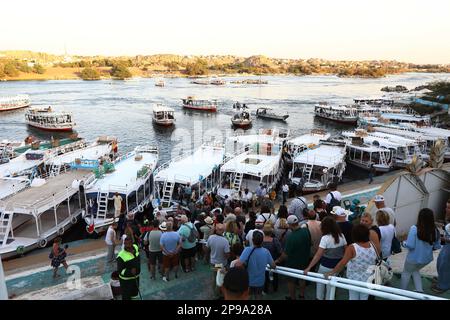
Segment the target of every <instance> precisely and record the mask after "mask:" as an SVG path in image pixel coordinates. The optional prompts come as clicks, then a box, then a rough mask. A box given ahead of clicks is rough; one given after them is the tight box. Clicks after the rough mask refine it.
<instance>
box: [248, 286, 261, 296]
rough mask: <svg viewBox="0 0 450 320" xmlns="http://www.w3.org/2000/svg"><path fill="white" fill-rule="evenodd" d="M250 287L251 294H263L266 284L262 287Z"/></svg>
mask: <svg viewBox="0 0 450 320" xmlns="http://www.w3.org/2000/svg"><path fill="white" fill-rule="evenodd" d="M249 288H250V294H253V295H261V294H262V292H263V289H264V286H262V287H249Z"/></svg>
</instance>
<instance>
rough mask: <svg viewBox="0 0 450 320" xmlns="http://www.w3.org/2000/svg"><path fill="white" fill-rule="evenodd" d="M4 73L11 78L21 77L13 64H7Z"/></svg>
mask: <svg viewBox="0 0 450 320" xmlns="http://www.w3.org/2000/svg"><path fill="white" fill-rule="evenodd" d="M4 72H5V74H6V75H7V76H9V77H17V76H18V75H19V70H17V69H16V67H15V66H14V64H13V63H12V62H8V63H6V64H5V67H4Z"/></svg>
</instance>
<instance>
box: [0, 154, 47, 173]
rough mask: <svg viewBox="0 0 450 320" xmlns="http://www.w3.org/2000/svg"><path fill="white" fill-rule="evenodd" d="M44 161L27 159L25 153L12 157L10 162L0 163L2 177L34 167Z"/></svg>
mask: <svg viewBox="0 0 450 320" xmlns="http://www.w3.org/2000/svg"><path fill="white" fill-rule="evenodd" d="M42 162H43V160H27V159H26V158H25V155H24V154H23V155H20V156H18V157H17V158H14V159H12V160H11V161H9V162H8V163H4V164H2V165H0V178H1V177H7V176H9V175H13V174H15V173H19V172H22V171H25V170H29V169H32V168H34V167H36V166H37V165H39V164H41V163H42Z"/></svg>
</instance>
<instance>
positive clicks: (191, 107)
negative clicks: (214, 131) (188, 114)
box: [183, 104, 217, 112]
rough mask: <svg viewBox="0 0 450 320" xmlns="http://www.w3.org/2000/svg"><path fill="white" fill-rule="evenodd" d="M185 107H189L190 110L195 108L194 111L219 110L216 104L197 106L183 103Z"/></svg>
mask: <svg viewBox="0 0 450 320" xmlns="http://www.w3.org/2000/svg"><path fill="white" fill-rule="evenodd" d="M183 108H184V109H188V110H194V111H205V112H217V107H215V106H210V107H195V106H187V105H185V104H184V105H183Z"/></svg>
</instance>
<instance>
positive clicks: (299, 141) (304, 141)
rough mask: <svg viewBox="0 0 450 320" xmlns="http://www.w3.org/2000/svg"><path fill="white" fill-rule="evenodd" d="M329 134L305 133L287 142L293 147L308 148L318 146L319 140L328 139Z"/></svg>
mask: <svg viewBox="0 0 450 320" xmlns="http://www.w3.org/2000/svg"><path fill="white" fill-rule="evenodd" d="M330 136H331V135H330V134H329V133H326V132H323V133H307V134H303V135H301V136H299V137H296V138H293V139H291V140H289V144H290V145H295V146H303V145H304V146H308V145H318V144H319V143H320V140H327V139H329V138H330Z"/></svg>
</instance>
